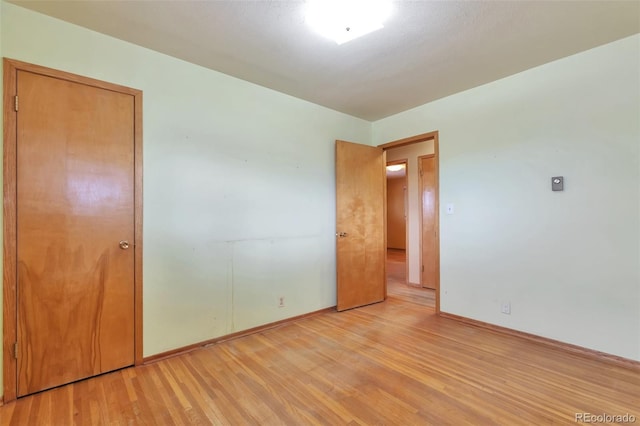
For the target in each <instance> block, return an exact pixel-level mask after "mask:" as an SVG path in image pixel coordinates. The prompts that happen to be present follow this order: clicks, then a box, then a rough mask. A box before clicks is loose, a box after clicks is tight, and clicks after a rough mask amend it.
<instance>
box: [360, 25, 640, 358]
mask: <svg viewBox="0 0 640 426" xmlns="http://www.w3.org/2000/svg"><path fill="white" fill-rule="evenodd" d="M638 76H640V35H636V36H633V37H629V38H625V39H622V40H619V41H616V42H614V43H611V44H607V45H604V46H601V47H598V48H595V49H592V50H589V51H586V52H583V53H580V54H577V55H574V56H570V57H567V58H564V59H561V60H558V61H555V62H551V63H549V64H546V65H543V66H540V67H537V68H534V69H531V70H528V71H525V72H522V73H520V74H516V75H513V76H511V77H508V78H504V79H502V80H499V81H495V82H493V83H490V84H487V85H484V86H481V87H477V88H475V89H472V90H468V91H466V92H462V93H459V94H456V95H453V96H450V97H448V98H444V99H441V100H438V101H435V102H432V103H429V104H426V105H423V106H420V107H418V108H415V109H412V110H409V111H406V112H403V113H400V114H397V115H395V116H392V117H389V118H386V119H383V120H380V121H377V122H375V123H374V124H373V131H374V140H373V145H378V144H381V143H384V142H388V141H391V140H395V139H400V138H404V137H407V136H412V135H416V134H421V133H425V132H428V131H433V130H438V131H439V142H440V144H439V148H440V150H439V155H440V232H441V233H440V251H441V307H442V310H443V311H444V312H449V313H452V314H456V315H461V316H464V317H469V318H473V319H476V320H480V321H485V322H489V323H492V324H497V325H501V326H505V327H509V328H513V329H516V330H521V331H525V332H529V333H533V334H536V335H541V336H545V337H549V338H552V339H557V340H560V341H564V342H568V343H572V344H576V345H580V346H584V347H587V348H592V349H595V350H599V351H603V352H607V353H611V354H615V355H619V356H623V357H627V358H631V359H636V360H640V249H639V244H640V118H639V117H640V78H639V77H638ZM558 175H562V176H564V177H565V190H564V192H552V191H551V182H550V181H551V177H552V176H558ZM449 203H450V204H453V205H454V214H452V215H447V214H446V211H445V208H446V205H447V204H449ZM503 301H510V302H511V315H505V314H502V313H501V312H500V304H501V302H503Z"/></svg>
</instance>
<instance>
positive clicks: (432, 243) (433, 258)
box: [418, 155, 438, 290]
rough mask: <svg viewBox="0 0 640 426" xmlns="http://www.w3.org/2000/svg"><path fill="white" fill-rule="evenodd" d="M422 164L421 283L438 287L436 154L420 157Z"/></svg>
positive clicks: (420, 183) (419, 161)
mask: <svg viewBox="0 0 640 426" xmlns="http://www.w3.org/2000/svg"><path fill="white" fill-rule="evenodd" d="M418 164H419V165H420V176H419V181H418V182H419V185H418V187H419V194H420V234H421V235H420V251H421V253H420V255H421V260H422V271H421V274H420V283H421V285H422V286H423V287H426V288H431V289H434V290H435V289H436V285H437V280H436V272H437V271H436V263H437V261H438V258H437V253H436V252H437V251H438V247H437V245H436V233H437V231H438V224H437V222H436V210H437V205H436V177H435V155H424V156H420V157H418Z"/></svg>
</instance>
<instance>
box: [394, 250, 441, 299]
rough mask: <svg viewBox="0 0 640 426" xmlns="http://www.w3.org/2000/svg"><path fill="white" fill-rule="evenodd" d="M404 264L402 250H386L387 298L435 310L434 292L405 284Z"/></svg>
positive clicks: (403, 252)
mask: <svg viewBox="0 0 640 426" xmlns="http://www.w3.org/2000/svg"><path fill="white" fill-rule="evenodd" d="M405 262H406V253H405V251H404V250H395V249H388V250H387V296H388V297H394V298H398V299H402V300H403V301H405V302H409V303H417V304H419V305H423V306H429V307H431V308H434V309H435V306H436V300H435V290H429V289H426V288H422V287H419V286H415V285H409V284H407V280H406V274H407V273H406V264H405Z"/></svg>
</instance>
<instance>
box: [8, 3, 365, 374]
mask: <svg viewBox="0 0 640 426" xmlns="http://www.w3.org/2000/svg"><path fill="white" fill-rule="evenodd" d="M1 13H2V20H1V33H0V34H1V49H2V54H3V55H5V56H7V57H9V58H13V59H18V60H22V61H26V62H31V63H35V64H39V65H44V66H47V67H51V68H56V69H61V70H64V71H69V72H73V73H77V74H81V75H85V76H89V77H93V78H98V79H102V80H106V81H109V82H113V83H117V84H122V85H126V86H130V87H134V88H137V89H141V90H143V92H144V355H145V356H149V355H153V354H156V353H159V352H163V351H167V350H170V349H173V348H178V347H182V346H185V345H189V344H192V343H196V342H200V341H203V340H207V339H211V338H214V337H217V336H221V335H225V334H228V333H232V332H235V331H239V330H243V329H247V328H250V327H254V326H258V325H261V324H265V323H269V322H273V321H277V320H280V319H283V318H288V317H292V316H295V315H299V314H304V313H308V312H312V311H315V310H319V309H322V308H326V307H329V306H334V305H335V302H336V301H335V297H336V295H335V201H334V197H335V189H334V188H335V178H334V141H335V139H344V140H353V141H362V142H364V143H368V142H370V140H371V124H370V123H369V122H366V121H364V120H360V119H356V118H354V117H351V116H347V115H345V114H341V113H338V112H335V111H332V110H329V109H326V108H323V107H320V106H317V105H314V104H311V103H308V102H305V101H302V100H299V99H296V98H293V97H290V96H287V95H284V94H281V93H278V92H274V91H272V90H268V89H265V88H262V87H259V86H256V85H253V84H250V83H247V82H244V81H241V80H238V79H235V78H231V77H229V76H226V75H223V74H220V73H217V72H214V71H211V70H208V69H205V68H201V67H198V66H195V65H192V64H189V63H186V62H184V61H180V60H177V59H174V58H171V57H168V56H165V55H162V54H159V53H156V52H153V51H151V50H148V49H144V48H141V47H138V46H135V45H132V44H129V43H126V42H123V41H120V40H117V39H114V38H111V37H108V36H105V35H102V34H98V33H95V32H92V31H88V30H86V29H83V28H80V27H77V26H74V25H71V24H68V23H65V22H62V21H59V20H56V19H53V18H49V17H46V16H43V15H40V14H37V13H34V12H31V11H28V10H26V9H22V8H20V7H17V6H14V5H12V4H8V3H2V4H1ZM279 296H284V297H285V304H286V307H284V308H278V306H277V305H278V297H279ZM0 363H1V360H0Z"/></svg>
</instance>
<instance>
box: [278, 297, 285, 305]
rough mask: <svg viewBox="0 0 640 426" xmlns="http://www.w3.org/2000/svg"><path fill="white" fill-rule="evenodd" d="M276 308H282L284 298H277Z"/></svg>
mask: <svg viewBox="0 0 640 426" xmlns="http://www.w3.org/2000/svg"><path fill="white" fill-rule="evenodd" d="M278 308H284V296H280V297H279V298H278Z"/></svg>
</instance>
